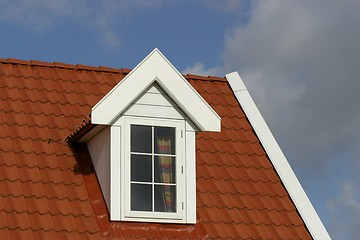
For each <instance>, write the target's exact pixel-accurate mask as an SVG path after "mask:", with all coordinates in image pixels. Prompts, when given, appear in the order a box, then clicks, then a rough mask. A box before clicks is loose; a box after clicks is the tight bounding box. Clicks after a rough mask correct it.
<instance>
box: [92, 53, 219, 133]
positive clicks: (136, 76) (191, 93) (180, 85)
mask: <svg viewBox="0 0 360 240" xmlns="http://www.w3.org/2000/svg"><path fill="white" fill-rule="evenodd" d="M153 82H157V83H158V84H159V85H160V86H161V88H162V89H163V90H164V91H165V92H166V93H167V94H168V95H169V97H170V98H171V99H172V100H173V101H174V102H175V103H176V104H177V105H178V106H179V107H180V109H181V110H182V111H183V112H184V113H185V114H186V115H187V116H188V117H189V118H190V120H191V121H192V122H193V123H194V124H195V125H196V126H197V127H198V128H199V130H200V131H215V132H219V131H220V129H221V123H220V117H219V115H218V114H217V113H216V112H215V111H214V110H213V109H212V108H211V107H210V105H209V104H208V103H207V102H206V101H205V100H204V99H203V98H202V97H201V96H200V94H199V93H198V92H197V91H196V90H195V89H194V88H193V87H192V86H191V85H190V84H189V83H188V81H186V79H185V78H184V77H183V76H182V75H181V74H180V73H179V72H178V71H177V70H176V69H175V67H174V66H173V65H172V64H171V63H170V62H169V61H168V60H167V59H166V58H165V56H164V55H163V54H162V53H161V52H160V51H159V50H158V49H154V50H153V51H152V52H151V53H150V54H149V55H148V56H147V57H146V58H145V59H144V60H143V61H142V62H141V63H140V64H139V65H138V66H136V67H135V68H134V69H133V70H132V71H131V72H130V73H129V74H128V75H127V76H126V77H125V78H124V79H123V80H122V81H120V82H119V83H118V84H117V85H116V86H115V87H114V88H113V89H112V90H111V91H110V92H109V93H108V94H107V95H106V96H105V97H104V98H102V99H101V100H100V101H99V102H98V103H97V104H96V105H95V106H94V107H93V108H92V114H91V121H92V123H93V124H105V125H111V124H112V123H113V122H114V121H115V120H116V119H117V118H118V117H119V116H120V115H121V114H122V113H123V111H124V110H125V109H126V108H127V107H128V106H129V104H131V103H132V102H133V101H134V100H135V99H136V98H137V97H138V96H139V95H140V94H141V93H142V92H144V91H145V90H146V89H147V88H148V87H149V86H150V85H151V84H152V83H153Z"/></svg>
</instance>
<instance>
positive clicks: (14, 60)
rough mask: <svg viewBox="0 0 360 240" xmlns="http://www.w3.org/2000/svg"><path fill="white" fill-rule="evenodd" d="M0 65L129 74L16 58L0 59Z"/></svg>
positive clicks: (104, 68) (123, 69) (106, 69)
mask: <svg viewBox="0 0 360 240" xmlns="http://www.w3.org/2000/svg"><path fill="white" fill-rule="evenodd" d="M0 63H5V64H6V63H7V64H18V65H29V66H39V67H52V68H66V69H74V70H85V71H97V72H113V73H125V74H127V73H129V72H130V71H131V70H130V69H129V68H120V69H117V68H111V67H106V66H97V67H96V66H90V65H85V64H68V63H63V62H57V61H55V62H46V61H39V60H22V59H17V58H0Z"/></svg>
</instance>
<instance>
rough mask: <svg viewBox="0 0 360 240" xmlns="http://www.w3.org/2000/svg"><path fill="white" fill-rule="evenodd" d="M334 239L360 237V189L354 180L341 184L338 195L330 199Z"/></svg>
mask: <svg viewBox="0 0 360 240" xmlns="http://www.w3.org/2000/svg"><path fill="white" fill-rule="evenodd" d="M327 207H328V209H329V212H330V217H331V222H330V226H329V231H330V232H331V233H332V235H333V238H334V239H354V240H355V239H358V238H359V236H360V229H359V225H360V191H359V187H358V186H357V185H356V184H355V183H354V182H349V181H345V182H342V183H341V184H340V188H339V191H338V193H337V195H336V196H335V197H334V198H332V199H330V200H329V201H328V204H327Z"/></svg>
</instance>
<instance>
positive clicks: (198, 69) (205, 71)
mask: <svg viewBox="0 0 360 240" xmlns="http://www.w3.org/2000/svg"><path fill="white" fill-rule="evenodd" d="M219 70H220V69H219V68H217V67H214V68H206V67H205V65H204V64H203V63H201V62H196V63H194V65H193V66H191V67H187V68H186V69H184V70H183V71H182V73H183V74H188V73H190V74H197V75H202V76H217V75H220V74H219Z"/></svg>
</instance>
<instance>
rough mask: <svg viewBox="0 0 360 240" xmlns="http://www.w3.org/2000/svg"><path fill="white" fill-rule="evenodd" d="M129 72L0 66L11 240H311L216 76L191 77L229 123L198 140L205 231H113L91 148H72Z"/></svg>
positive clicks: (4, 213)
mask: <svg viewBox="0 0 360 240" xmlns="http://www.w3.org/2000/svg"><path fill="white" fill-rule="evenodd" d="M129 72H130V70H129V69H113V68H107V67H91V66H85V65H80V64H78V65H71V64H64V63H58V62H54V63H47V62H41V61H34V60H33V61H22V60H17V59H0V100H1V101H0V145H1V149H0V189H1V192H0V219H1V220H2V221H0V236H2V238H4V239H9V240H10V239H34V240H35V239H137V240H139V239H172V240H177V239H179V240H180V239H219V238H222V239H310V235H309V233H308V231H307V229H306V227H305V226H304V223H303V222H302V220H301V218H300V217H299V215H298V213H297V211H296V209H295V206H294V204H293V203H292V201H291V199H290V198H289V195H288V193H287V192H286V191H285V189H284V186H283V185H282V183H281V182H280V180H279V177H278V176H277V174H276V172H275V170H274V168H273V166H272V165H271V163H270V161H269V159H268V158H267V156H266V153H265V151H264V149H263V148H262V147H261V145H260V143H259V140H258V139H257V137H256V134H255V133H254V131H253V130H252V128H251V125H250V123H249V122H248V120H247V118H246V117H245V114H244V112H243V111H242V109H241V107H240V106H239V104H238V102H237V100H236V98H235V96H234V94H233V92H232V91H231V89H230V87H229V85H228V83H227V81H226V79H225V78H218V77H214V76H209V77H203V76H197V75H185V78H186V79H187V80H188V81H189V82H190V84H191V85H192V86H193V87H194V88H195V89H196V90H197V91H198V92H199V93H200V94H201V96H202V97H203V98H204V99H205V100H206V101H207V102H208V103H209V104H210V105H211V106H212V107H213V108H214V109H215V111H216V112H217V113H218V114H219V115H220V116H221V124H222V125H221V130H222V132H221V133H208V132H202V133H197V134H196V141H197V142H196V144H197V152H196V156H197V165H196V166H197V179H196V181H197V216H198V219H197V224H195V225H184V224H183V225H178V224H150V223H129V222H110V221H109V215H108V211H107V208H106V205H105V202H104V199H103V197H102V194H101V190H100V188H99V185H98V182H97V178H96V175H95V173H94V171H93V170H92V167H91V164H89V163H88V162H87V161H88V160H89V155H88V152H87V148H86V146H82V147H81V146H80V147H79V146H68V145H66V144H65V143H64V142H63V139H64V138H65V137H66V136H69V138H71V137H72V136H76V134H80V131H82V130H83V131H85V130H87V127H91V123H90V120H89V118H88V114H89V112H90V111H91V107H93V106H94V105H95V104H96V103H97V102H98V101H99V100H100V99H101V98H102V97H103V96H104V95H105V94H106V93H107V92H109V91H110V90H111V89H112V88H113V87H114V86H115V85H116V84H117V83H118V82H119V81H121V79H122V78H123V77H124V76H125V75H126V74H128V73H129ZM84 119H85V121H83V120H84ZM79 123H80V124H81V125H80V127H78V128H76V125H78V124H79ZM69 133H70V135H69ZM69 138H68V139H69ZM79 149H80V150H79ZM79 151H80V152H79ZM79 154H80V155H81V156H80V155H79ZM82 158H84V159H83V160H81V161H80V160H79V159H82ZM82 161H83V162H82ZM84 163H85V165H84ZM4 219H5V221H3V220H4Z"/></svg>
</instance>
